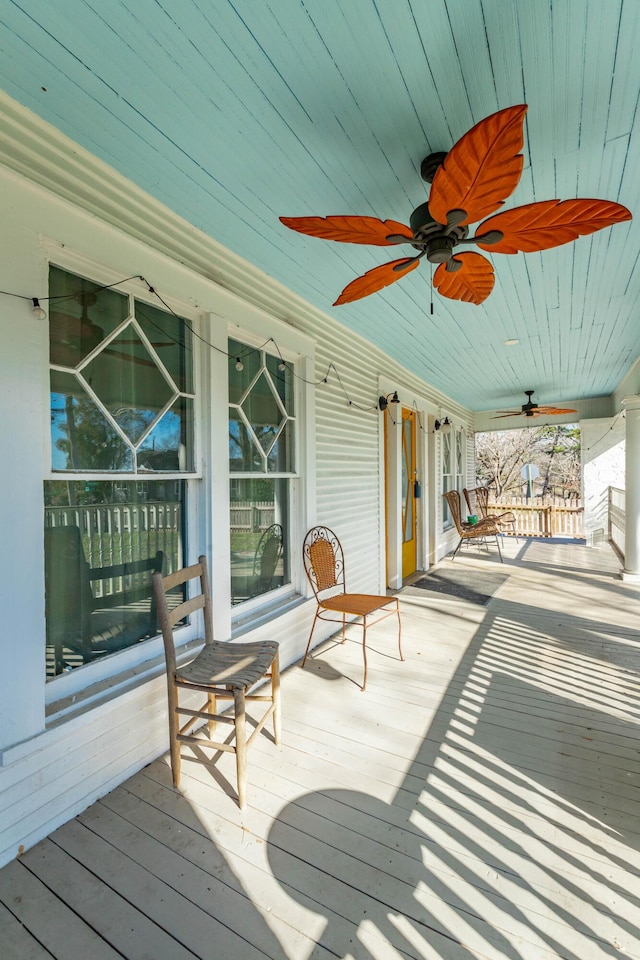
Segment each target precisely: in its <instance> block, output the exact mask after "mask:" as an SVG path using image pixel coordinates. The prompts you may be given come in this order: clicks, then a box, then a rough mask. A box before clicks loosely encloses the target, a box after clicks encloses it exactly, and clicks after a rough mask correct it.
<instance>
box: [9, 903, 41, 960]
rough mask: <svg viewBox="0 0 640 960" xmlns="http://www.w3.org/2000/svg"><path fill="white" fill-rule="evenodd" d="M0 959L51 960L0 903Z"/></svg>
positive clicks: (18, 921) (21, 924)
mask: <svg viewBox="0 0 640 960" xmlns="http://www.w3.org/2000/svg"><path fill="white" fill-rule="evenodd" d="M0 957H4V958H5V960H16V958H20V960H51V954H50V953H49V951H48V950H45V948H44V947H43V946H42V945H41V944H40V943H38V941H37V940H36V939H35V938H34V937H33V936H32V935H31V934H30V933H29V931H28V930H27V928H26V927H25V926H24V924H23V923H22V922H21V921H20V920H18V918H17V917H15V916H14V914H13V913H11V912H10V911H9V910H7V908H6V907H5V906H4V904H2V903H0Z"/></svg>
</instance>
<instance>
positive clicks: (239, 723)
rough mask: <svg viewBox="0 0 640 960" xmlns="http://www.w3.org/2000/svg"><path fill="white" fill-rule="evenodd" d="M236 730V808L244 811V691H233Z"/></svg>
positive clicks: (245, 734) (245, 775)
mask: <svg viewBox="0 0 640 960" xmlns="http://www.w3.org/2000/svg"><path fill="white" fill-rule="evenodd" d="M233 701H234V707H235V728H236V747H235V749H236V773H237V779H238V806H239V807H240V809H241V810H242V809H244V807H245V805H246V803H247V724H246V717H245V701H244V689H242V688H241V689H239V690H234V691H233Z"/></svg>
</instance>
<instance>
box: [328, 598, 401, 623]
mask: <svg viewBox="0 0 640 960" xmlns="http://www.w3.org/2000/svg"><path fill="white" fill-rule="evenodd" d="M391 603H393V604H395V605H396V606H397V603H398V601H397V600H396V599H395V597H378V596H376V595H375V594H371V593H339V594H338V595H337V596H335V597H327V598H326V599H325V600H320V601H319V604H320V606H321V607H322V608H323V609H324V610H334V611H336V612H337V613H353V614H356V616H359V617H365V616H366V615H367V614H368V613H373V611H374V610H379V609H380V608H381V607H386V606H387V604H391Z"/></svg>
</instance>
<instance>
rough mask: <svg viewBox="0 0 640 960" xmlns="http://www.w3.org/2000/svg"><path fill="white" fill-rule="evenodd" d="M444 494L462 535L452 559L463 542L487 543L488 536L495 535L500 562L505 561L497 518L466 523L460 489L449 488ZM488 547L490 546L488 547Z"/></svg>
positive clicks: (457, 528) (453, 558)
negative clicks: (463, 517)
mask: <svg viewBox="0 0 640 960" xmlns="http://www.w3.org/2000/svg"><path fill="white" fill-rule="evenodd" d="M442 496H443V497H444V498H445V500H446V501H447V503H448V504H449V510H450V511H451V516H452V518H453V522H454V523H455V525H456V530H457V531H458V534H459V536H460V540H459V541H458V546H457V547H456V548H455V550H454V551H453V556H452V557H451V559H452V560H455V558H456V554H457V552H458V550H459V549H460V547H461V545H462V543H466V542H473V541H475V542H476V543H483V542H484V543H485V545H486V542H487V537H495V538H496V546H497V548H498V556H499V557H500V563H504V561H503V559H502V551H501V549H500V541H499V540H498V536H499V534H500V532H501V531H500V527H499V526H498V524H497V523H496V522H495V520H490V519H486V520H479V521H478V522H477V523H474V524H471V523H466V522H465V521H463V519H462V515H461V514H462V511H461V507H460V494H459V493H458V491H457V490H448V491H447V493H443V494H442ZM487 549H489V548H488V547H487Z"/></svg>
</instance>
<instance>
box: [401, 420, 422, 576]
mask: <svg viewBox="0 0 640 960" xmlns="http://www.w3.org/2000/svg"><path fill="white" fill-rule="evenodd" d="M415 481H416V412H415V410H403V411H402V482H401V496H402V579H403V580H404V579H405V577H408V576H410V575H411V574H412V573H414V572H415V569H416V567H417V565H418V561H417V538H416V498H415Z"/></svg>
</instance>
